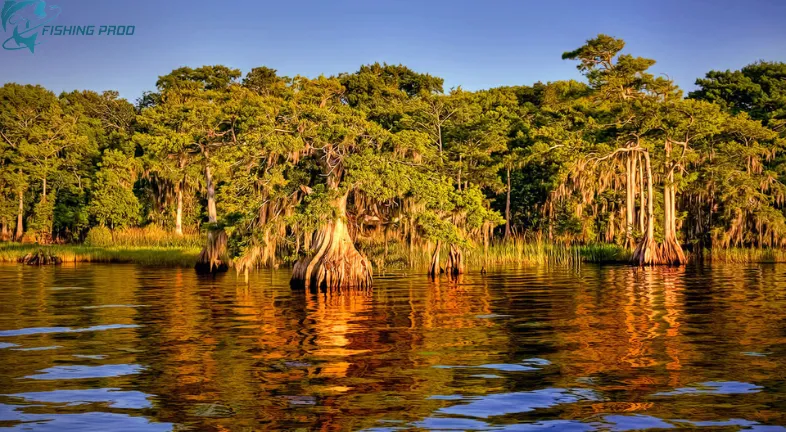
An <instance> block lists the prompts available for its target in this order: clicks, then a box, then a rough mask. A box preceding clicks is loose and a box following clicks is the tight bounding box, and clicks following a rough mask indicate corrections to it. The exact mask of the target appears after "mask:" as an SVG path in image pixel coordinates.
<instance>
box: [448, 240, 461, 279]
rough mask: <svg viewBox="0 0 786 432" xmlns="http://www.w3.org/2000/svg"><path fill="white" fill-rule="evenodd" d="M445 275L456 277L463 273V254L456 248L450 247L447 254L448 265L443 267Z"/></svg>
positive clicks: (454, 246)
mask: <svg viewBox="0 0 786 432" xmlns="http://www.w3.org/2000/svg"><path fill="white" fill-rule="evenodd" d="M445 273H447V274H448V275H449V276H458V275H460V274H463V273H464V254H462V253H461V249H459V247H458V246H456V245H454V244H452V245H450V253H449V254H448V265H447V266H446V267H445Z"/></svg>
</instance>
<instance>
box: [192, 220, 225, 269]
mask: <svg viewBox="0 0 786 432" xmlns="http://www.w3.org/2000/svg"><path fill="white" fill-rule="evenodd" d="M227 240H228V238H227V234H226V232H224V230H220V231H211V232H209V233H208V234H207V244H206V245H205V247H204V248H203V249H202V252H201V253H200V254H199V259H198V260H197V263H196V265H195V266H194V269H195V270H196V271H197V273H199V274H215V273H222V272H226V271H227V270H229V256H228V255H227Z"/></svg>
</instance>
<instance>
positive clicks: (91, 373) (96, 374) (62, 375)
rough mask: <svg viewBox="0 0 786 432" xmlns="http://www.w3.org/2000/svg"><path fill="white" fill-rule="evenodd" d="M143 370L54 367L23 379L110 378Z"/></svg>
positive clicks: (116, 366)
mask: <svg viewBox="0 0 786 432" xmlns="http://www.w3.org/2000/svg"><path fill="white" fill-rule="evenodd" d="M143 369H144V368H143V367H142V366H140V365H136V364H110V365H101V366H84V365H73V366H54V367H50V368H46V369H43V370H40V371H39V372H40V373H38V374H36V375H28V376H26V377H25V378H28V379H34V380H61V379H83V378H110V377H118V376H123V375H134V374H138V373H140V372H141V371H142V370H143Z"/></svg>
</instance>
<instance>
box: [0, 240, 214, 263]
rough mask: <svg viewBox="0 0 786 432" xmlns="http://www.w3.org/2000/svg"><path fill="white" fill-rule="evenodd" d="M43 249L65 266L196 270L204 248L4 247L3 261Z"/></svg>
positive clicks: (0, 256) (0, 252)
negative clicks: (119, 265)
mask: <svg viewBox="0 0 786 432" xmlns="http://www.w3.org/2000/svg"><path fill="white" fill-rule="evenodd" d="M39 249H44V250H47V251H49V253H50V254H52V255H55V256H57V257H59V258H61V259H62V260H63V263H135V264H141V265H148V266H163V267H193V266H194V264H196V261H197V258H198V257H199V252H200V250H201V248H200V247H153V246H147V247H123V246H114V247H94V246H71V245H52V246H40V245H36V244H19V243H3V244H0V262H17V261H18V260H19V258H22V257H24V256H25V255H27V254H28V253H34V252H36V251H38V250H39Z"/></svg>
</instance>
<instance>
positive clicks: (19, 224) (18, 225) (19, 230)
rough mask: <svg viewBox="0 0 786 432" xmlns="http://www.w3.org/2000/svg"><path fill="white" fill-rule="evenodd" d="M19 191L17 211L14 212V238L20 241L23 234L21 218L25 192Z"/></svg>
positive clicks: (23, 211) (23, 209)
mask: <svg viewBox="0 0 786 432" xmlns="http://www.w3.org/2000/svg"><path fill="white" fill-rule="evenodd" d="M18 193H19V213H17V214H16V235H15V236H14V240H15V241H18V242H21V241H22V237H23V236H24V235H25V228H24V226H23V224H22V220H23V219H24V213H25V194H24V192H22V191H21V190H20V191H19V192H18Z"/></svg>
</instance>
